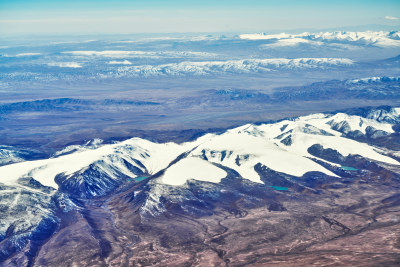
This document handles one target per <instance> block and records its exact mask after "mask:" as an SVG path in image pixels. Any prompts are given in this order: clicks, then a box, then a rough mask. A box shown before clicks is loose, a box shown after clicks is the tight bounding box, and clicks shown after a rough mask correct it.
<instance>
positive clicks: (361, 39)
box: [239, 31, 400, 47]
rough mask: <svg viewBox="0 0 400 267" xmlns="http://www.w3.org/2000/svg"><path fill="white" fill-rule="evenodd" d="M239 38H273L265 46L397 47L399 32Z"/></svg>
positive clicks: (267, 35) (244, 36)
mask: <svg viewBox="0 0 400 267" xmlns="http://www.w3.org/2000/svg"><path fill="white" fill-rule="evenodd" d="M239 37H240V38H241V39H247V40H273V41H275V42H273V43H270V44H266V45H265V46H266V47H284V46H296V45H299V44H309V45H316V46H321V45H326V44H327V43H328V44H329V43H330V44H333V45H334V44H335V43H336V45H338V46H340V44H351V45H357V46H358V45H371V46H378V47H391V46H393V47H398V46H400V32H399V31H393V32H383V31H380V32H373V31H366V32H320V33H309V32H304V33H301V34H286V33H281V34H265V33H261V34H241V35H240V36H239Z"/></svg>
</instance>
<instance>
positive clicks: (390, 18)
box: [385, 16, 400, 20]
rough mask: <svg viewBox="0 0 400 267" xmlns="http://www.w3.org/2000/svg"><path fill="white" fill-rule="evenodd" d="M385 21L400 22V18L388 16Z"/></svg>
mask: <svg viewBox="0 0 400 267" xmlns="http://www.w3.org/2000/svg"><path fill="white" fill-rule="evenodd" d="M385 19H388V20H399V19H400V18H398V17H393V16H386V17H385Z"/></svg>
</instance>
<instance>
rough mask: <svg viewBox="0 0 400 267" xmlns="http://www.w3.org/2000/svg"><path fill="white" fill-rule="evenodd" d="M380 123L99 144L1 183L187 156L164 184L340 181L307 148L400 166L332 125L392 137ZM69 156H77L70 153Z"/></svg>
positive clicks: (341, 118)
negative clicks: (283, 178)
mask: <svg viewBox="0 0 400 267" xmlns="http://www.w3.org/2000/svg"><path fill="white" fill-rule="evenodd" d="M399 112H400V109H399V108H397V109H393V110H391V111H390V112H389V113H387V114H386V113H385V114H384V115H385V116H389V115H390V116H391V117H390V118H398V117H399ZM376 119H377V118H375V119H374V118H371V119H366V118H362V117H359V116H350V115H347V114H344V113H338V114H335V115H326V114H313V115H309V116H303V117H299V118H297V119H294V120H284V121H280V122H278V123H272V124H262V125H258V126H257V125H251V124H247V125H243V126H241V127H237V128H234V129H230V130H228V131H226V132H225V133H223V134H220V135H215V134H207V135H205V136H202V137H200V138H198V139H197V140H195V141H192V142H187V143H183V144H175V143H162V144H159V143H153V142H150V141H148V140H144V139H141V138H132V139H129V140H126V141H124V142H120V143H116V144H110V145H102V144H101V142H100V141H98V140H97V141H96V140H95V141H94V142H93V143H90V144H87V145H86V146H78V147H75V146H74V147H70V148H67V149H64V150H63V151H62V152H60V153H57V154H56V155H58V157H56V158H50V159H44V160H37V161H25V162H20V163H14V164H11V165H6V166H2V167H0V182H1V183H5V184H17V183H18V179H19V178H20V177H33V178H34V179H36V180H37V181H39V182H40V183H42V184H43V185H47V186H51V187H53V188H57V184H56V183H55V182H54V177H55V176H56V175H57V174H64V175H66V176H67V178H68V176H70V175H71V174H74V173H75V172H82V171H84V170H85V169H86V168H87V167H88V166H89V165H90V164H93V163H96V164H98V168H100V169H101V170H102V171H103V172H104V173H106V174H107V175H109V176H110V177H114V176H115V175H116V170H118V171H119V172H120V173H124V174H125V175H127V176H130V177H135V174H133V173H132V172H131V171H130V170H129V169H128V168H126V166H125V164H124V161H127V162H129V163H130V164H132V165H133V166H136V167H137V168H139V169H142V171H143V172H147V173H149V174H150V175H151V174H155V173H157V172H159V171H160V170H163V169H165V168H167V167H168V165H169V164H170V163H171V162H172V161H173V160H175V159H177V158H178V156H180V155H182V154H183V153H186V156H185V157H183V158H182V159H181V160H179V161H178V162H176V163H175V164H173V165H172V166H170V167H169V168H167V169H166V170H165V173H164V175H163V176H162V177H161V178H160V179H159V180H160V181H161V182H162V183H165V184H169V185H182V184H184V183H185V182H186V181H187V179H197V180H201V181H209V182H214V183H218V182H219V181H220V180H221V179H222V178H224V177H226V175H227V174H226V172H225V170H223V169H221V168H219V167H217V166H215V165H213V164H212V163H215V164H220V165H222V166H225V167H228V168H231V169H233V170H235V171H237V172H238V173H239V174H240V175H241V176H242V177H243V178H245V179H249V180H251V181H253V182H258V183H261V180H260V177H259V175H258V174H257V172H256V171H255V170H254V166H255V165H257V164H258V163H261V164H262V165H265V166H267V167H268V168H270V169H272V170H275V171H278V172H283V173H286V174H289V175H293V176H298V177H300V176H302V175H304V174H305V173H307V172H311V171H319V172H322V173H325V174H327V175H330V176H336V175H335V174H333V173H332V172H331V171H329V170H328V169H326V168H324V167H322V166H321V165H319V164H317V163H316V162H314V161H313V160H311V159H310V158H314V157H313V156H312V155H310V154H309V153H308V152H307V149H308V148H309V147H310V146H312V145H314V144H320V145H321V146H323V147H324V148H331V149H334V150H337V151H338V152H339V153H341V154H342V155H343V156H348V155H350V154H358V155H361V156H363V157H365V158H369V159H371V160H376V161H380V162H385V163H388V164H395V165H399V162H397V161H396V160H394V159H392V158H390V157H387V156H385V155H383V153H384V151H381V150H380V149H379V148H376V147H373V146H369V145H368V144H366V143H360V142H357V141H354V140H351V139H348V138H345V137H343V136H342V133H340V132H338V131H335V130H333V129H332V126H331V124H332V122H333V123H344V122H345V123H347V124H348V126H349V127H350V130H351V131H355V130H358V131H361V132H362V133H365V132H366V127H368V126H371V127H374V128H375V129H377V130H382V131H385V132H388V133H393V129H392V125H391V124H390V123H387V122H378V121H377V120H376ZM283 126H286V127H285V128H283ZM289 136H290V138H291V141H292V143H291V144H290V145H285V144H283V143H282V142H281V140H283V139H285V138H287V137H289ZM68 152H72V153H71V154H65V153H68ZM137 161H140V163H141V164H138V163H137ZM142 165H143V166H144V167H143V166H142Z"/></svg>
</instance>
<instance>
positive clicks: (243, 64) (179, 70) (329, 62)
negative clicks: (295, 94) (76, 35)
mask: <svg viewBox="0 0 400 267" xmlns="http://www.w3.org/2000/svg"><path fill="white" fill-rule="evenodd" d="M353 63H354V62H353V61H352V60H351V59H347V58H295V59H287V58H268V59H245V60H228V61H202V62H193V61H185V62H181V63H171V64H163V65H141V66H127V67H120V68H118V71H117V76H120V77H121V76H153V75H206V74H215V73H252V72H269V71H272V70H275V69H281V70H293V69H294V70H301V69H325V68H331V67H335V66H347V65H352V64H353Z"/></svg>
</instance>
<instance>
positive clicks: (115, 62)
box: [108, 60, 132, 65]
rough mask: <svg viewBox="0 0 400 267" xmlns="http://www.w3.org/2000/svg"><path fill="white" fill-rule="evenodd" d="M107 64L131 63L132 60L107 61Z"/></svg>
mask: <svg viewBox="0 0 400 267" xmlns="http://www.w3.org/2000/svg"><path fill="white" fill-rule="evenodd" d="M108 64H110V65H132V62H130V61H129V60H124V61H115V60H114V61H109V62H108Z"/></svg>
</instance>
